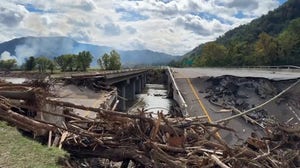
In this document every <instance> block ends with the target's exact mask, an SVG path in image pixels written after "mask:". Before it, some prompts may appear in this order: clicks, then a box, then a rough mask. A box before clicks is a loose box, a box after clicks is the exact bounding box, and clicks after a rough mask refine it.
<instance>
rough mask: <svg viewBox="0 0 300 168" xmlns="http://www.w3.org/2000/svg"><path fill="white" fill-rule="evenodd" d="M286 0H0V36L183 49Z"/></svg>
mask: <svg viewBox="0 0 300 168" xmlns="http://www.w3.org/2000/svg"><path fill="white" fill-rule="evenodd" d="M285 1H286V0H26V1H24V0H1V6H0V42H4V41H8V40H11V39H13V38H17V37H23V36H67V37H70V38H73V39H74V40H77V41H79V42H84V43H90V44H96V45H102V46H110V47H114V48H116V49H122V50H135V49H150V50H153V51H159V52H165V53H168V54H173V55H182V54H185V53H186V52H188V51H190V50H192V49H193V48H194V47H196V46H198V45H199V44H201V43H204V42H207V41H212V40H215V39H216V38H217V37H219V36H220V35H222V34H224V33H225V32H226V31H228V30H230V29H232V28H234V27H237V26H239V25H241V24H246V23H248V22H250V21H251V20H253V19H255V18H257V17H260V16H261V15H263V14H267V13H268V11H270V10H273V9H275V8H277V7H278V6H279V5H281V4H282V3H284V2H285Z"/></svg>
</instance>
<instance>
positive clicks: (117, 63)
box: [109, 50, 121, 70]
mask: <svg viewBox="0 0 300 168" xmlns="http://www.w3.org/2000/svg"><path fill="white" fill-rule="evenodd" d="M109 69H110V70H118V69H121V59H120V55H119V53H118V52H116V51H115V50H112V51H111V52H110V61H109Z"/></svg>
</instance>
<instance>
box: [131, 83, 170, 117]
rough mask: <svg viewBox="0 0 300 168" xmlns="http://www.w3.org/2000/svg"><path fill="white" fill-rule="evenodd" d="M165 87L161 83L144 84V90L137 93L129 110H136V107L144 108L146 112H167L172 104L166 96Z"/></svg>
mask: <svg viewBox="0 0 300 168" xmlns="http://www.w3.org/2000/svg"><path fill="white" fill-rule="evenodd" d="M167 92H168V91H167V87H166V86H165V85H162V84H146V88H145V91H144V92H143V93H142V94H137V95H136V96H137V100H136V101H135V103H134V105H133V106H132V107H131V108H129V110H128V111H129V112H134V111H137V109H142V108H144V109H146V110H147V111H148V112H153V113H155V114H156V113H157V111H162V112H163V113H164V114H167V113H168V112H169V111H170V108H171V106H172V105H173V103H174V102H173V100H172V99H170V98H168V96H167V95H168V93H167Z"/></svg>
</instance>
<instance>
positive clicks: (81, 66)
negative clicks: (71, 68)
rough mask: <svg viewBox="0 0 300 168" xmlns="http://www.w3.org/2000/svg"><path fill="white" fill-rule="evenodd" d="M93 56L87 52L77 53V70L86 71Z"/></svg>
mask: <svg viewBox="0 0 300 168" xmlns="http://www.w3.org/2000/svg"><path fill="white" fill-rule="evenodd" d="M92 60H93V56H92V54H91V53H90V52H89V51H82V52H79V54H78V55H77V60H76V62H77V70H80V71H86V70H87V68H89V67H90V64H91V62H92Z"/></svg>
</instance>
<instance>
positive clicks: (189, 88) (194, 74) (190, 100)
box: [172, 68, 300, 145]
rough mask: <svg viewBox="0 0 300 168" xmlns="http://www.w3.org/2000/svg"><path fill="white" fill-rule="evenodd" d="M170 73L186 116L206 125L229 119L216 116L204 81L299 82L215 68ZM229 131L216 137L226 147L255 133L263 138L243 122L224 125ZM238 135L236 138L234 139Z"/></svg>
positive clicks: (257, 129) (297, 75) (263, 73)
mask: <svg viewBox="0 0 300 168" xmlns="http://www.w3.org/2000/svg"><path fill="white" fill-rule="evenodd" d="M172 72H173V75H174V78H175V81H176V83H177V85H178V88H179V90H180V92H181V94H182V95H183V98H184V99H185V101H186V103H187V106H188V108H187V112H188V115H189V116H202V115H205V116H207V119H208V121H210V122H213V121H217V120H219V119H222V118H226V117H229V116H231V115H232V113H231V112H225V113H218V112H216V111H219V110H220V108H219V107H216V106H213V105H212V104H211V103H209V102H208V100H207V99H205V98H204V96H205V93H204V92H205V88H206V86H205V85H206V82H205V80H206V79H207V78H205V77H210V76H212V77H216V76H222V75H233V76H240V77H264V78H269V79H274V80H281V79H295V78H300V72H285V71H280V72H275V71H264V70H251V69H218V68H172ZM226 126H228V127H230V128H233V129H235V130H236V132H229V131H219V132H218V133H217V136H219V137H221V138H222V139H223V140H225V141H226V142H227V143H229V144H231V145H233V144H240V143H242V142H244V140H245V139H246V138H247V137H249V136H251V133H253V132H254V133H256V134H257V135H259V136H262V135H263V134H264V133H263V130H262V129H261V128H260V127H259V126H256V125H252V124H251V123H246V122H245V120H244V119H242V118H237V119H234V120H231V121H230V122H229V123H227V125H226ZM236 135H238V136H236Z"/></svg>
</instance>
